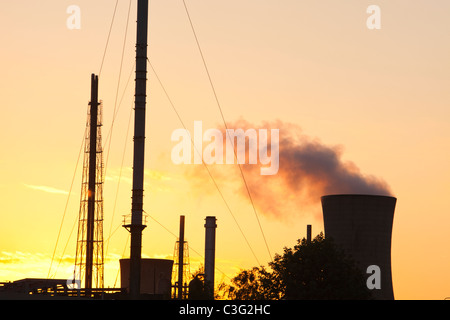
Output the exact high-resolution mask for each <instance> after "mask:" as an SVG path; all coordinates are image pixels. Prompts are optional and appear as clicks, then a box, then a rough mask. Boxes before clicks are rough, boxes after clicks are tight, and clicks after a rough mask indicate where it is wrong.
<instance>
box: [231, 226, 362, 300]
mask: <svg viewBox="0 0 450 320" xmlns="http://www.w3.org/2000/svg"><path fill="white" fill-rule="evenodd" d="M269 267H270V269H271V270H270V271H269V270H268V269H266V268H264V267H262V266H261V267H253V268H251V269H249V270H243V271H241V272H240V273H239V274H238V275H237V276H235V277H234V278H233V279H232V280H231V285H229V286H227V288H226V292H227V294H228V298H231V299H237V300H279V299H287V300H305V299H313V300H322V299H325V300H336V299H347V300H356V299H369V298H370V290H369V289H368V288H367V286H366V283H365V278H364V274H363V273H362V272H361V270H360V269H359V268H358V267H357V264H356V263H355V262H354V261H353V260H352V259H351V257H349V256H348V255H346V254H345V253H344V251H343V250H341V249H339V248H338V247H337V246H336V245H335V243H334V242H333V240H332V239H325V238H324V236H323V234H322V233H320V234H319V235H318V236H316V237H315V238H314V239H313V240H311V241H307V240H306V239H304V238H303V239H302V240H298V241H297V244H296V245H295V246H294V247H293V248H287V247H286V248H284V252H283V254H282V255H280V254H276V255H275V257H274V259H273V261H272V262H270V263H269Z"/></svg>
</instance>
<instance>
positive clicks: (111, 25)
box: [98, 0, 119, 78]
mask: <svg viewBox="0 0 450 320" xmlns="http://www.w3.org/2000/svg"><path fill="white" fill-rule="evenodd" d="M118 4H119V0H117V1H116V6H115V7H114V13H113V16H112V19H111V24H110V26H109V33H108V37H107V39H106V45H105V50H104V51H103V58H102V62H101V64H100V70H99V72H98V77H99V78H100V75H101V74H102V69H103V63H104V62H105V56H106V51H107V49H108V44H109V38H110V36H111V30H112V27H113V24H114V18H115V17H116V11H117V5H118Z"/></svg>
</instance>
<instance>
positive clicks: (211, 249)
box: [205, 217, 217, 298]
mask: <svg viewBox="0 0 450 320" xmlns="http://www.w3.org/2000/svg"><path fill="white" fill-rule="evenodd" d="M216 228H217V224H216V217H206V223H205V292H206V293H207V295H208V297H211V298H213V297H214V269H215V259H216V257H215V256H216Z"/></svg>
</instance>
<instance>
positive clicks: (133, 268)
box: [129, 0, 148, 298]
mask: <svg viewBox="0 0 450 320" xmlns="http://www.w3.org/2000/svg"><path fill="white" fill-rule="evenodd" d="M137 10H138V11H137V36H136V83H135V86H136V87H135V108H134V156H133V191H132V193H133V195H132V204H131V225H130V226H129V228H130V232H131V246H130V296H131V298H137V297H139V294H140V284H141V253H142V252H141V251H142V230H143V229H144V228H145V225H143V223H142V212H143V195H144V154H145V153H144V150H145V107H146V97H147V37H148V30H147V28H148V0H138V6H137Z"/></svg>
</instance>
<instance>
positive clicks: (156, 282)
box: [120, 259, 173, 298]
mask: <svg viewBox="0 0 450 320" xmlns="http://www.w3.org/2000/svg"><path fill="white" fill-rule="evenodd" d="M172 266H173V260H167V259H142V260H141V286H140V293H141V294H152V295H158V296H161V297H162V298H166V297H167V298H168V297H170V293H171V278H172ZM120 281H121V288H123V289H126V290H127V291H129V288H130V286H129V284H130V259H120Z"/></svg>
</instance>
